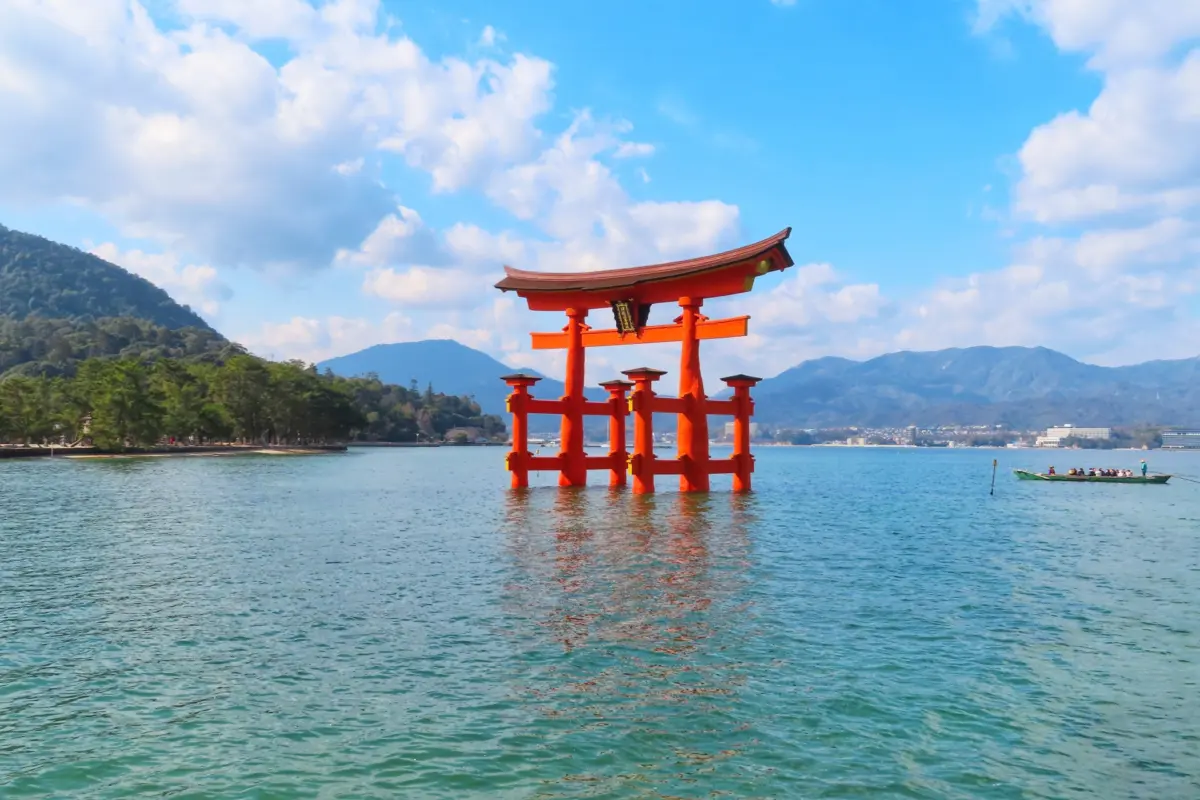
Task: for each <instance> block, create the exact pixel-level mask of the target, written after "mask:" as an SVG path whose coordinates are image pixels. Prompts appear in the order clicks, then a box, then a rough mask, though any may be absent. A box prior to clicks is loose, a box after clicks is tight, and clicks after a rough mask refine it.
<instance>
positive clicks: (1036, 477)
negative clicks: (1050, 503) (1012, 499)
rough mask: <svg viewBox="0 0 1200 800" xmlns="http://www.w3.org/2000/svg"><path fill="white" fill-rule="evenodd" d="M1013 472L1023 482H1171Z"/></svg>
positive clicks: (1151, 477)
mask: <svg viewBox="0 0 1200 800" xmlns="http://www.w3.org/2000/svg"><path fill="white" fill-rule="evenodd" d="M1013 472H1014V473H1015V474H1016V476H1017V477H1018V478H1020V479H1021V480H1023V481H1059V482H1061V483H1156V484H1162V483H1166V482H1167V481H1169V480H1171V476H1170V475H1147V476H1146V477H1144V478H1143V477H1142V476H1141V475H1135V476H1133V477H1132V478H1110V477H1107V476H1103V475H1047V474H1046V473H1044V472H1030V471H1028V470H1024V469H1014V470H1013Z"/></svg>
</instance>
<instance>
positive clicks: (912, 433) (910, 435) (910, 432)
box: [904, 425, 917, 445]
mask: <svg viewBox="0 0 1200 800" xmlns="http://www.w3.org/2000/svg"><path fill="white" fill-rule="evenodd" d="M904 443H905V444H909V445H916V443H917V426H916V425H909V426H908V428H907V429H905V431H904Z"/></svg>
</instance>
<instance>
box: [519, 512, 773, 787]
mask: <svg viewBox="0 0 1200 800" xmlns="http://www.w3.org/2000/svg"><path fill="white" fill-rule="evenodd" d="M755 503H756V501H755V498H754V496H753V495H704V494H677V495H638V496H631V495H629V494H625V493H618V492H607V491H602V490H592V491H588V490H571V491H544V490H541V491H539V490H530V491H517V492H513V493H512V494H511V495H510V497H509V498H508V506H507V515H506V525H505V537H506V542H507V546H508V552H509V555H510V557H511V558H512V562H513V565H514V570H513V572H514V574H515V575H517V576H519V578H518V580H516V581H513V582H512V583H510V584H509V585H507V586H506V587H505V588H504V604H505V608H504V612H505V614H504V616H505V617H506V618H507V619H509V620H514V621H517V620H519V621H520V622H519V623H517V624H516V626H515V627H514V628H513V629H511V630H508V631H506V632H505V633H506V634H507V635H508V637H509V639H510V641H511V643H512V647H513V667H514V671H515V672H516V673H517V674H514V675H513V677H512V679H511V681H512V684H513V685H514V686H516V687H518V688H517V689H516V692H517V693H518V695H519V700H520V701H521V702H522V703H523V704H524V705H525V706H526V707H527V708H528V709H529V711H530V712H531V713H532V714H534V715H535V716H536V721H535V722H533V723H532V725H533V729H532V730H531V731H530V732H531V733H534V732H536V733H535V735H536V736H538V737H540V738H541V737H544V738H545V739H547V740H549V741H556V744H555V745H554V748H553V750H554V752H555V753H557V754H558V757H559V758H562V757H563V754H564V753H566V752H570V753H572V754H573V755H572V756H571V757H570V758H571V761H572V764H571V766H570V768H568V769H565V772H566V773H567V774H568V775H570V776H571V778H572V779H573V780H568V781H566V782H565V783H564V785H563V787H560V788H564V791H565V790H566V787H567V786H570V785H573V784H574V783H582V784H592V786H591V789H592V790H595V791H598V792H600V793H601V794H603V790H601V789H600V787H597V786H596V785H594V784H596V783H597V782H599V783H601V784H612V786H611V787H609V788H611V790H613V791H622V790H620V789H619V787H620V785H621V784H624V783H626V782H631V781H632V782H643V781H649V782H651V783H653V784H656V785H658V786H660V787H661V785H662V782H663V781H664V780H667V781H671V780H672V779H674V780H680V779H682V780H683V781H685V782H690V781H691V780H698V779H700V778H701V776H703V780H704V781H705V784H704V785H705V789H706V791H711V790H713V789H714V788H718V787H719V788H723V789H724V790H726V791H733V792H735V794H741V792H747V793H752V789H753V778H754V775H755V772H756V769H751V768H750V767H749V761H750V759H747V764H746V765H744V766H743V764H742V763H741V762H740V761H739V756H741V755H743V753H745V751H746V750H747V749H751V748H758V749H762V743H761V741H760V740H759V739H758V738H757V736H758V734H757V733H756V731H757V730H759V729H760V728H761V724H762V723H763V722H764V720H763V719H762V709H761V708H758V709H757V710H755V711H754V712H753V713H750V712H747V711H744V710H743V708H742V700H741V697H740V694H741V692H742V691H743V689H744V688H745V686H746V681H747V677H748V675H749V674H751V673H753V672H759V671H761V670H762V669H763V668H764V667H768V668H769V667H770V666H771V665H770V663H769V659H768V658H767V656H766V655H765V651H763V650H762V649H761V648H759V647H756V646H755V641H756V639H757V638H758V637H759V635H760V631H759V629H758V627H757V625H756V620H755V609H754V607H753V604H752V602H748V601H747V599H746V598H747V596H748V595H752V594H753V592H752V591H750V589H749V587H748V586H747V567H748V556H749V547H750V544H749V540H748V538H747V531H748V528H749V526H750V525H751V524H752V523H753V519H754V516H755V512H754V506H755ZM752 722H753V723H754V724H752ZM563 738H566V739H568V740H569V741H565V742H564V741H561V739H563ZM762 755H763V754H761V753H760V754H759V756H760V757H759V758H757V759H753V760H754V761H755V763H757V764H758V768H757V769H761V767H762V758H761V756H762ZM631 764H639V765H641V769H640V770H638V771H634V772H631V771H630V765H631ZM560 769H561V767H560ZM714 781H717V782H716V783H713V782H714ZM726 781H732V783H731V784H729V785H725V783H726ZM743 781H745V782H744V783H743ZM739 788H740V789H741V792H739V791H738V789H739ZM742 796H746V795H745V794H743V795H742Z"/></svg>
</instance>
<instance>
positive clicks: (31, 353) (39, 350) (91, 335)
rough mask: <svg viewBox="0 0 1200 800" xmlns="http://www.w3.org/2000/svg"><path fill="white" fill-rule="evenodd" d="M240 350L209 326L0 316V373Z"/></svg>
mask: <svg viewBox="0 0 1200 800" xmlns="http://www.w3.org/2000/svg"><path fill="white" fill-rule="evenodd" d="M244 352H245V350H244V349H243V348H242V347H241V346H240V345H237V344H234V343H233V342H230V341H228V340H226V339H225V337H223V336H221V334H219V333H217V332H216V331H214V330H212V329H211V328H175V329H172V328H167V327H165V326H163V325H155V324H154V323H152V322H147V321H146V320H144V319H134V318H133V317H103V318H101V319H96V320H83V319H46V318H43V317H26V318H25V319H13V318H12V317H4V316H0V377H3V376H5V375H45V376H48V377H69V376H71V375H74V374H75V370H76V368H77V367H78V365H79V363H80V362H82V361H84V360H86V359H89V358H110V357H115V358H134V359H139V360H143V361H153V360H155V359H159V358H176V359H181V360H184V361H194V362H205V363H210V364H218V363H222V362H224V361H225V360H226V359H228V358H230V357H232V356H235V355H238V354H239V353H244Z"/></svg>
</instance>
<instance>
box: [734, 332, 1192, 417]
mask: <svg viewBox="0 0 1200 800" xmlns="http://www.w3.org/2000/svg"><path fill="white" fill-rule="evenodd" d="M755 398H756V400H757V403H756V406H757V411H758V415H757V416H758V418H759V420H760V421H762V422H769V423H774V424H777V425H788V426H796V427H810V428H814V427H823V428H829V427H840V426H847V425H858V426H867V427H884V426H898V425H910V424H915V425H934V424H945V423H959V424H967V425H970V424H974V425H984V424H987V425H997V424H1003V425H1008V426H1010V427H1014V428H1040V427H1046V426H1050V425H1058V424H1062V423H1073V424H1076V425H1137V424H1141V423H1149V424H1178V425H1190V424H1196V423H1200V358H1190V359H1183V360H1179V361H1150V362H1147V363H1145V364H1137V365H1134V366H1127V367H1097V366H1094V365H1092V364H1084V363H1081V362H1079V361H1076V360H1075V359H1073V358H1070V357H1069V356H1065V355H1063V354H1062V353H1058V352H1055V351H1054V350H1049V349H1047V348H1045V347H968V348H961V349H960V348H954V349H950V350H937V351H933V352H925V353H914V352H902V353H890V354H888V355H883V356H879V357H878V358H873V359H871V360H869V361H862V362H858V361H850V360H848V359H844V358H820V359H816V360H813V361H806V362H804V363H802V364H800V365H798V366H795V367H793V368H792V369H789V370H787V371H785V372H783V373H782V374H780V375H778V376H776V377H775V378H772V379H770V380H767V381H763V383H762V384H760V385H759V387H758V389H757V391H756V393H755Z"/></svg>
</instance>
